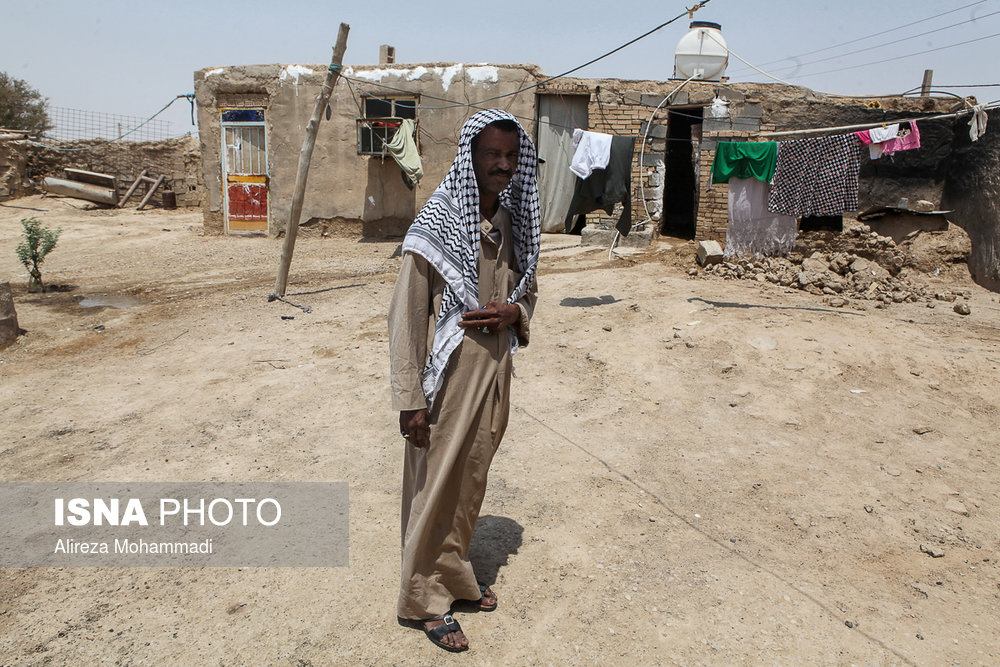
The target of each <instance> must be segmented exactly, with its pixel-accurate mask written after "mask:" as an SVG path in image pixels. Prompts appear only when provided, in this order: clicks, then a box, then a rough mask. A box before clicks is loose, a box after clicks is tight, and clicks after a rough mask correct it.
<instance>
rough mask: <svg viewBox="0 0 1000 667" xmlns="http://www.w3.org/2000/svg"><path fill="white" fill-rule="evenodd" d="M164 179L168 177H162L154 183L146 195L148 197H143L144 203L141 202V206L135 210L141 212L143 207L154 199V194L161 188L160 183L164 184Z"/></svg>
mask: <svg viewBox="0 0 1000 667" xmlns="http://www.w3.org/2000/svg"><path fill="white" fill-rule="evenodd" d="M164 178H166V176H160V177H159V178H158V179H156V182H155V183H153V185H152V187H150V188H149V192H147V193H146V196H145V197H143V200H142V202H140V204H139V205H138V206H137V207H136V209H135V210H137V211H141V210H142V207H143V206H145V205H146V204H148V203H149V200H150V199H152V198H153V194H154V193H155V192H156V189H157V188H158V187H160V183H162V182H163V179H164Z"/></svg>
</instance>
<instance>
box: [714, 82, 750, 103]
mask: <svg viewBox="0 0 1000 667" xmlns="http://www.w3.org/2000/svg"><path fill="white" fill-rule="evenodd" d="M715 94H716V96H717V97H721V98H723V99H726V100H729V101H730V102H743V101H745V100H746V99H747V96H746V95H744V94H743V93H741V92H740V91H738V90H734V89H733V88H727V87H726V86H719V87H718V88H716V89H715Z"/></svg>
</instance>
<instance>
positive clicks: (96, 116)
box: [45, 106, 173, 141]
mask: <svg viewBox="0 0 1000 667" xmlns="http://www.w3.org/2000/svg"><path fill="white" fill-rule="evenodd" d="M48 111H49V120H50V121H51V122H52V125H53V126H54V127H53V128H52V129H51V130H49V131H48V132H46V133H45V136H46V137H47V138H49V139H53V140H55V141H73V140H75V139H107V140H110V139H116V138H118V137H122V140H123V141H160V140H162V139H169V138H170V137H172V136H173V134H172V133H171V131H170V121H167V120H160V119H158V118H154V119H152V120H147V119H146V118H140V117H137V116H119V115H117V114H112V113H103V112H100V111H82V110H80V109H69V108H66V107H52V106H50V107H49V108H48ZM123 135H124V136H123Z"/></svg>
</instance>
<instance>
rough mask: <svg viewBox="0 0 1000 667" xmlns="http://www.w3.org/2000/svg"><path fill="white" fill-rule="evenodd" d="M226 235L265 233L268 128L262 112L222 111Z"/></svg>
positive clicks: (266, 218) (266, 220)
mask: <svg viewBox="0 0 1000 667" xmlns="http://www.w3.org/2000/svg"><path fill="white" fill-rule="evenodd" d="M222 154H223V160H222V165H223V166H222V172H223V183H224V190H225V199H226V201H225V212H226V233H232V232H264V233H265V234H266V233H267V231H268V217H269V215H268V212H269V208H268V197H267V190H268V179H267V129H266V124H265V122H264V111H263V109H223V110H222Z"/></svg>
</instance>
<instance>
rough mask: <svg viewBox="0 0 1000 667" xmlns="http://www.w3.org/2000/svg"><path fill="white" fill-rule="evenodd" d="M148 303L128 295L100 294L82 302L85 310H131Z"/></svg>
mask: <svg viewBox="0 0 1000 667" xmlns="http://www.w3.org/2000/svg"><path fill="white" fill-rule="evenodd" d="M144 303H146V302H145V301H143V300H142V299H140V298H139V297H137V296H130V295H128V294H99V295H96V296H85V297H83V299H81V300H80V306H81V307H83V308H105V307H106V308H131V307H132V306H140V305H142V304H144Z"/></svg>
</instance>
